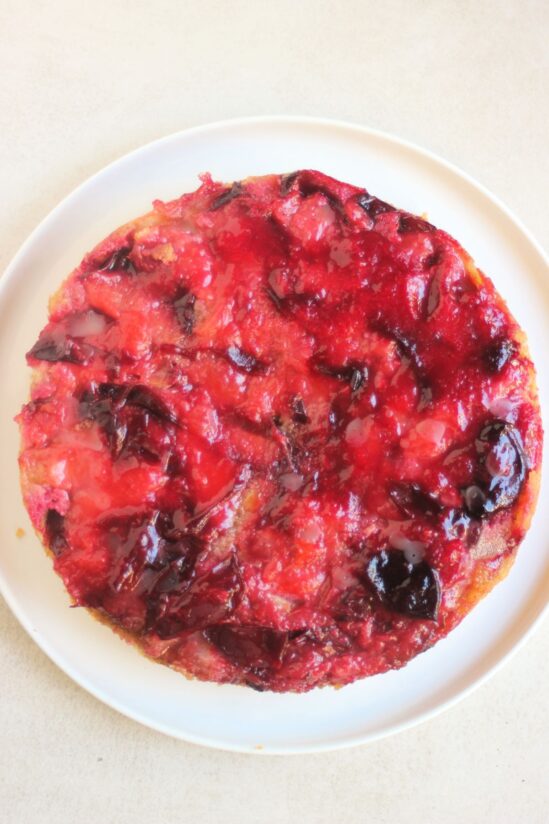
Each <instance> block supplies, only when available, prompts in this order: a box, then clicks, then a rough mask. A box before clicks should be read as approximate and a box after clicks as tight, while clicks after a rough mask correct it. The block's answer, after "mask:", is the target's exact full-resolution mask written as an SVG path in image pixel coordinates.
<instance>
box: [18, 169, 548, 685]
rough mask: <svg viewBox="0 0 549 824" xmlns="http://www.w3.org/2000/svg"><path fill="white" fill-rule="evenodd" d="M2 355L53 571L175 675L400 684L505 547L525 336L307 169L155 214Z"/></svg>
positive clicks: (436, 235)
mask: <svg viewBox="0 0 549 824" xmlns="http://www.w3.org/2000/svg"><path fill="white" fill-rule="evenodd" d="M27 357H28V363H29V364H30V366H31V367H32V370H33V382H32V392H31V400H30V402H29V403H27V404H26V406H25V407H24V408H23V409H22V411H21V413H20V415H19V419H18V420H19V424H20V429H21V434H22V448H21V454H20V468H21V478H22V489H23V494H24V499H25V503H26V506H27V509H28V511H29V514H30V517H31V520H32V522H33V525H34V527H35V528H36V530H37V531H38V533H39V534H40V536H41V538H42V540H43V543H44V545H45V546H46V547H47V549H48V551H49V552H50V554H51V556H52V558H53V564H54V567H55V570H56V572H57V573H58V574H59V575H60V576H61V578H62V579H63V581H64V584H65V586H66V588H67V590H68V592H69V594H70V596H71V598H72V600H73V602H74V604H75V605H77V606H83V607H87V608H89V609H90V610H92V611H93V612H94V614H95V615H96V616H97V617H99V618H100V619H102V620H104V621H106V622H108V623H109V624H110V625H111V626H112V627H113V628H114V629H115V630H116V631H117V632H118V633H119V634H121V635H123V636H124V637H125V638H126V639H128V640H130V641H131V642H133V643H135V644H136V645H137V646H138V647H139V648H140V649H141V650H142V651H143V652H144V653H145V654H146V655H148V656H150V657H151V658H153V659H156V660H158V661H160V662H163V663H165V664H168V665H170V666H172V667H174V668H176V669H178V670H180V671H181V672H183V673H185V674H186V675H188V676H192V677H196V678H199V679H205V680H209V681H215V682H226V683H227V682H228V683H233V684H246V685H248V686H250V687H253V688H254V689H257V690H275V691H298V692H302V691H306V690H309V689H311V688H312V687H315V686H321V685H326V684H332V685H342V684H346V683H349V682H351V681H354V680H355V679H357V678H362V677H364V676H368V675H372V674H375V673H380V672H383V671H385V670H388V669H392V668H397V667H401V666H403V665H404V664H406V662H407V661H409V660H410V659H411V658H412V657H414V656H416V655H417V654H418V653H420V652H422V651H424V650H426V649H428V648H429V647H431V646H432V645H433V644H434V643H435V642H436V641H437V640H438V639H440V638H442V637H443V636H445V635H446V634H447V633H448V632H449V631H450V630H451V629H452V628H453V627H455V626H456V625H457V624H458V622H459V621H461V619H462V618H463V617H464V616H465V615H466V614H467V613H468V612H469V611H470V610H471V609H472V608H473V607H474V605H475V604H476V602H477V601H478V600H479V599H480V598H481V597H482V596H484V595H485V594H486V593H487V592H488V591H489V590H490V589H491V588H492V587H493V586H494V584H495V583H497V582H498V581H499V580H500V579H501V578H502V577H503V576H504V575H505V574H506V573H507V571H508V570H509V568H510V565H511V564H512V561H513V559H514V557H515V554H516V552H517V549H518V546H519V543H520V541H521V539H522V537H523V536H524V533H525V531H526V529H527V528H528V524H529V521H530V518H531V515H532V512H533V508H534V505H535V499H536V495H537V489H538V483H539V469H540V461H541V445H542V429H541V421H540V415H539V408H538V402H537V394H536V387H535V377H534V370H533V366H532V363H531V361H530V359H529V356H528V352H527V349H526V343H525V337H524V335H523V333H522V332H521V330H520V329H519V327H518V325H517V323H516V322H515V320H514V319H513V318H512V317H511V315H510V313H509V311H508V309H507V307H506V306H505V304H504V302H503V300H502V299H501V297H500V296H499V295H498V294H497V292H496V290H495V289H494V286H493V285H492V283H491V281H490V280H489V279H488V278H487V277H485V276H484V275H483V274H482V273H481V272H480V271H479V270H478V269H477V268H476V266H475V265H474V263H473V261H472V259H471V258H470V256H469V255H468V254H467V253H466V252H465V251H464V250H463V249H462V247H461V246H460V245H459V244H458V243H457V242H456V241H455V240H454V239H453V238H452V237H450V236H449V235H448V234H446V233H445V232H443V231H441V230H439V229H437V228H435V227H434V226H433V225H431V224H430V223H428V222H427V221H426V220H424V219H422V218H419V217H417V216H414V215H412V214H410V213H408V212H405V211H401V210H399V209H396V208H394V207H393V206H391V205H389V204H388V203H385V202H383V201H382V200H379V199H377V198H376V197H374V196H372V195H371V194H369V193H368V192H367V191H366V190H365V189H363V188H357V187H355V186H352V185H348V184H345V183H341V182H338V181H336V180H334V179H332V178H330V177H327V176H325V175H323V174H321V173H319V172H315V171H301V172H297V173H294V174H290V175H282V176H281V175H268V176H265V177H257V178H250V179H248V180H245V181H243V182H237V183H234V184H232V185H230V186H227V185H225V184H221V183H216V182H214V181H213V180H212V179H211V178H210V177H209V176H208V175H205V176H204V177H203V179H202V185H201V186H200V187H199V188H198V190H197V191H195V192H193V193H192V194H186V195H183V196H182V197H181V198H179V199H177V200H174V201H172V202H168V203H164V202H155V204H154V209H153V211H152V212H150V213H149V214H147V215H145V216H144V217H141V218H138V219H137V220H135V221H132V222H130V223H128V224H126V225H125V226H123V227H122V228H120V229H118V230H117V231H115V232H114V233H113V234H111V235H110V236H109V237H107V238H106V239H105V240H104V241H103V242H101V243H100V244H99V245H98V246H97V247H96V248H95V249H94V250H93V251H92V252H91V253H89V254H87V255H86V256H85V257H84V259H83V261H82V263H81V264H80V266H78V268H77V269H76V270H75V271H74V272H73V273H72V274H71V275H70V276H69V277H68V279H67V280H66V281H65V282H64V284H63V285H62V286H61V288H60V290H59V291H58V293H57V294H56V295H55V296H54V298H53V299H52V301H51V305H50V315H49V322H48V324H47V325H46V327H45V328H44V329H43V331H42V332H41V334H40V336H39V338H38V341H37V342H36V343H35V345H34V346H33V347H32V349H31V350H30V351H29V353H28V356H27ZM67 620H70V618H67Z"/></svg>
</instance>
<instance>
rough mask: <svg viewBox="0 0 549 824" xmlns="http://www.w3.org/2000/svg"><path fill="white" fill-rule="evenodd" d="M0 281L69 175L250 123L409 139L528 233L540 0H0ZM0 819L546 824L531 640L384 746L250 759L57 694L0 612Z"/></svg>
mask: <svg viewBox="0 0 549 824" xmlns="http://www.w3.org/2000/svg"><path fill="white" fill-rule="evenodd" d="M0 17H1V19H2V25H1V26H0V44H1V48H0V68H1V76H2V78H3V83H2V84H0V129H1V132H0V133H1V134H2V140H1V141H0V166H1V169H2V183H3V187H2V188H3V195H4V196H3V198H2V201H1V203H0V227H1V233H2V244H1V245H0V268H1V269H3V268H4V267H5V266H6V264H7V263H8V261H9V259H10V258H11V257H12V255H13V254H14V252H15V251H16V250H17V248H18V247H19V245H20V244H21V243H22V241H23V240H24V239H25V237H26V236H27V235H28V234H29V232H30V231H31V230H32V229H33V227H34V226H35V225H36V223H37V222H38V221H39V220H40V219H41V218H42V217H43V216H44V215H45V214H46V213H47V212H48V211H49V210H50V209H51V208H52V207H53V206H55V205H56V203H57V202H58V201H59V200H60V199H61V198H62V197H63V196H64V195H65V194H67V193H68V192H69V191H70V190H71V189H72V188H73V187H74V186H76V185H77V184H78V183H80V182H81V181H82V180H83V179H85V178H86V177H87V176H88V175H90V174H92V173H93V172H95V171H97V170H99V169H100V168H101V167H102V166H104V165H105V164H106V163H108V162H110V161H111V160H114V159H116V158H117V157H119V156H120V155H121V154H123V153H124V152H126V151H129V150H131V149H133V148H135V147H137V146H139V145H141V144H142V143H145V142H147V141H149V140H152V139H154V138H156V137H159V136H161V135H163V134H167V133H170V132H172V131H176V130H178V129H182V128H185V127H188V126H193V125H197V124H200V123H203V122H207V121H211V120H215V119H220V118H226V117H236V116H241V115H251V114H273V113H288V114H309V115H318V116H327V117H335V118H341V119H348V120H351V121H355V122H357V123H362V124H365V125H370V126H374V127H378V128H381V129H385V130H387V131H390V132H393V133H395V134H398V135H400V136H402V137H404V138H408V139H410V140H413V141H415V142H417V143H419V144H421V145H423V146H425V147H426V148H429V149H432V150H434V151H436V152H438V153H439V154H441V155H443V156H444V157H446V158H447V159H449V160H451V161H453V162H455V163H457V164H458V165H459V166H461V167H462V168H464V169H465V170H466V171H468V172H469V173H470V174H472V175H473V176H474V177H476V178H477V179H479V180H480V181H481V182H482V183H484V184H485V185H486V186H488V188H490V189H491V190H492V191H493V192H495V193H496V194H497V195H499V196H500V197H501V198H502V199H503V200H504V201H506V202H507V203H508V204H509V205H510V206H511V208H513V209H514V211H515V212H516V213H517V214H518V215H519V217H521V218H522V219H523V221H524V222H525V223H526V225H527V226H528V227H529V228H530V229H531V230H532V231H533V232H534V234H535V235H536V236H537V238H538V239H539V240H540V241H541V242H542V243H544V244H545V245H547V241H548V240H549V234H548V230H547V217H546V209H545V198H544V190H545V189H546V186H547V180H548V171H549V168H548V163H549V161H548V156H547V152H546V151H545V149H546V132H547V123H548V115H549V110H548V106H547V102H546V99H545V96H544V91H545V89H544V83H545V82H546V78H547V71H548V68H549V66H548V61H549V57H548V53H547V50H546V48H544V46H545V43H544V38H545V36H546V31H547V26H548V24H549V13H548V7H547V5H546V4H545V3H543V2H542V1H541V0H538V1H537V2H536V1H535V0H523V2H521V3H519V2H517V0H511V2H508V3H505V4H501V3H498V2H495V1H493V2H483V1H482V0H481V1H480V2H476V3H472V2H469V1H468V0H467V1H466V2H461V3H457V2H455V3H454V2H442V1H440V2H438V0H424V2H421V3H414V4H410V3H406V2H404V1H403V0H388V2H385V3H381V4H380V3H373V2H370V0H347V2H343V3H340V4H334V3H333V2H328V1H327V0H302V2H299V3H296V2H295V1H294V0H277V2H275V3H272V2H271V3H267V2H263V0H260V2H252V0H234V1H233V2H232V3H224V2H221V1H220V2H214V1H213V0H201V2H195V0H193V1H192V2H189V0H182V2H176V1H175V0H158V2H155V3H144V2H141V0H136V2H133V3H130V2H128V0H109V2H107V0H96V2H95V3H83V2H80V0H78V2H76V3H73V2H69V0H53V2H51V3H48V4H46V3H44V2H35V1H33V2H30V0H20V1H19V2H15V0H0ZM0 656H1V661H2V667H1V676H0V686H1V695H2V700H1V701H0V743H1V746H0V799H1V802H0V808H1V810H2V812H1V818H2V821H3V822H5V823H6V824H12V822H13V823H15V822H22V821H24V822H30V824H34V822H40V824H49V822H56V824H57V822H65V821H78V822H83V823H84V824H87V822H94V824H96V822H99V821H101V822H117V824H125V822H132V824H140V822H147V824H150V823H151V822H152V824H155V822H162V824H171V822H182V821H183V822H186V821H189V822H190V821H200V822H205V824H209V822H212V824H214V822H215V823H217V822H221V821H223V822H225V823H226V824H232V823H233V822H235V824H236V822H239V824H248V822H250V823H251V822H254V824H255V823H256V822H262V824H271V822H279V821H284V822H293V821H304V822H311V824H313V823H314V824H323V822H326V823H327V822H333V821H346V822H348V824H354V822H357V823H358V822H364V821H366V820H367V821H369V822H374V823H375V824H377V822H380V824H381V823H383V822H387V824H393V822H399V821H407V822H410V824H414V822H416V821H417V822H444V824H446V822H448V823H449V824H453V822H456V824H458V822H459V824H461V823H462V822H463V821H468V822H474V823H476V822H498V824H506V823H507V822H509V824H511V822H516V821H519V820H520V821H528V822H530V824H538V822H539V824H541V823H542V822H544V821H546V817H547V812H546V811H547V805H548V803H549V785H548V783H547V768H546V750H547V747H548V745H549V703H548V701H547V689H546V685H547V683H548V679H549V663H548V662H549V626H548V623H547V621H546V622H545V623H544V624H543V625H542V626H541V628H540V629H539V631H538V632H537V634H536V635H535V637H534V638H533V639H532V640H531V641H530V642H529V643H528V644H527V646H526V647H525V648H523V649H522V651H521V652H520V653H518V655H517V656H516V657H515V658H514V659H513V660H512V661H511V662H510V663H509V664H508V665H507V666H506V667H504V668H503V670H502V671H500V672H499V673H498V674H497V675H496V676H495V677H494V678H493V679H492V680H490V681H489V682H488V683H487V684H486V685H484V686H483V687H482V688H481V689H479V690H478V691H477V692H476V693H475V694H474V695H472V696H470V697H469V698H467V699H466V700H465V701H463V702H462V703H461V704H460V705H458V706H457V707H455V708H454V709H452V710H451V711H449V712H447V713H445V714H444V715H442V716H439V717H438V718H436V719H435V720H433V721H430V722H428V723H426V724H423V725H422V726H420V727H418V728H416V729H413V730H410V731H408V732H405V733H402V734H400V735H398V736H395V737H393V738H390V739H387V740H385V741H381V742H378V743H375V744H373V745H370V746H365V747H360V748H358V749H354V750H347V751H342V752H338V753H334V754H325V755H317V756H297V757H292V758H281V757H271V758H255V757H250V756H244V755H232V754H228V753H221V752H214V751H209V750H206V749H202V748H199V747H196V746H191V745H186V744H184V743H181V742H177V741H174V740H171V739H169V738H166V737H164V736H162V735H160V734H157V733H155V732H152V731H150V730H147V729H145V728H142V727H140V726H139V725H137V724H136V723H134V722H133V721H129V720H128V719H126V718H124V717H122V716H120V715H118V714H117V713H115V712H114V711H112V710H110V709H109V708H107V707H105V706H103V705H102V704H100V703H99V702H98V701H96V700H95V699H94V698H92V697H91V696H89V695H88V694H87V693H85V692H84V691H83V690H82V689H80V688H79V687H77V686H76V685H74V684H73V683H72V682H71V681H70V680H69V679H68V678H67V677H66V676H65V675H64V674H63V673H61V672H60V671H59V670H58V669H57V668H56V667H55V666H54V665H53V664H52V663H51V662H50V661H49V660H48V659H47V658H46V656H45V655H44V654H43V653H42V652H41V651H40V650H39V649H38V648H37V647H36V646H35V645H34V643H33V642H32V641H31V640H30V639H29V638H28V637H27V635H26V634H25V632H24V631H23V630H22V629H21V628H20V627H19V625H18V624H17V622H16V620H15V619H14V618H13V617H12V615H11V613H10V612H9V610H8V609H7V607H6V606H5V604H4V603H3V602H0Z"/></svg>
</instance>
